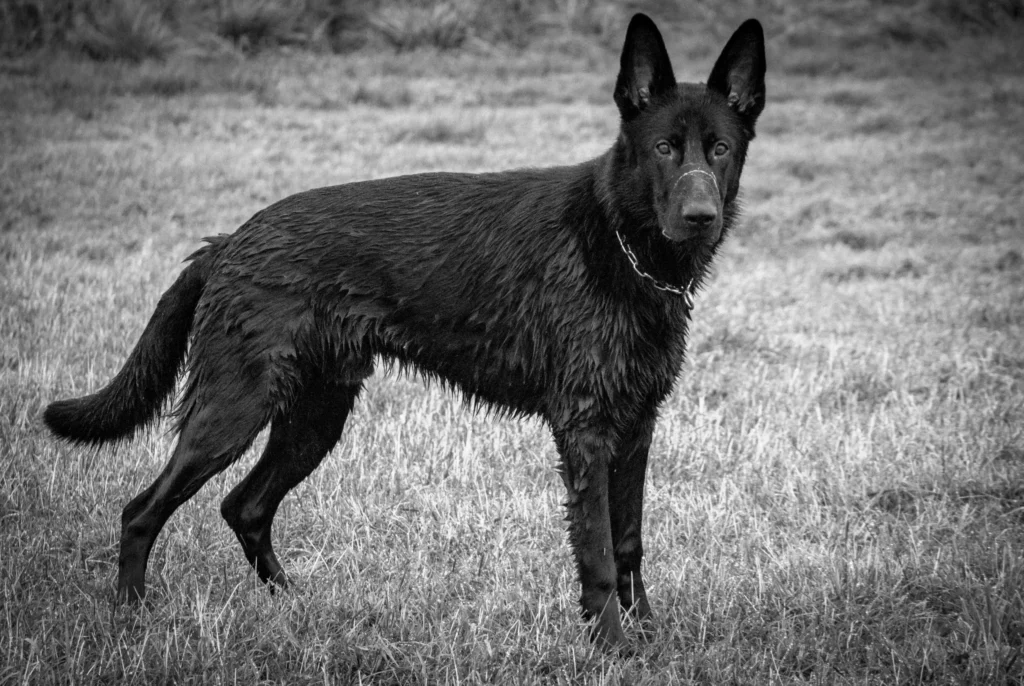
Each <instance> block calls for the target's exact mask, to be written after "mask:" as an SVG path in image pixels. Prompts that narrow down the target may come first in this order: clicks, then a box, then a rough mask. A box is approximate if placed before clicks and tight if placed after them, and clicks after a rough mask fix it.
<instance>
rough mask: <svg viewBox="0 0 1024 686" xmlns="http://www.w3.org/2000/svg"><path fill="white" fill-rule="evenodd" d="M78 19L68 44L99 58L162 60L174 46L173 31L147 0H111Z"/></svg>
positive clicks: (98, 5) (94, 57)
mask: <svg viewBox="0 0 1024 686" xmlns="http://www.w3.org/2000/svg"><path fill="white" fill-rule="evenodd" d="M75 19H76V22H75V25H74V28H73V29H72V30H71V32H70V33H69V34H68V36H67V42H68V44H69V45H71V46H72V47H74V48H75V49H77V50H80V51H81V52H83V53H85V54H86V55H88V56H89V57H91V58H93V59H96V60H127V61H130V62H141V61H142V60H144V59H148V58H155V59H163V58H164V57H166V56H167V55H168V54H170V52H171V51H172V50H173V49H174V38H173V35H172V33H171V31H170V30H169V29H168V28H167V26H166V25H165V24H164V22H163V20H162V18H161V17H160V16H159V15H158V14H156V13H155V12H153V11H152V10H151V9H150V7H149V5H148V4H146V3H140V2H132V1H131V0H111V2H109V3H106V4H97V7H95V8H93V11H92V12H91V13H90V15H88V16H87V15H84V14H79V15H76V17H75Z"/></svg>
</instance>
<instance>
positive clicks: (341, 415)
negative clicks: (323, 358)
mask: <svg viewBox="0 0 1024 686" xmlns="http://www.w3.org/2000/svg"><path fill="white" fill-rule="evenodd" d="M361 389H362V383H361V382H360V383H355V384H351V383H345V384H335V383H323V382H319V383H316V384H310V385H308V386H304V387H303V388H302V391H301V395H299V396H298V397H297V398H296V399H295V401H294V402H293V403H292V405H291V406H290V408H289V409H288V411H287V412H285V413H283V414H280V415H278V416H277V417H275V418H274V420H273V422H272V423H271V427H270V437H269V439H268V440H267V447H266V449H265V450H264V452H263V456H262V457H260V460H259V462H257V463H256V466H255V467H253V469H252V471H251V472H249V474H248V476H246V477H245V479H243V480H242V482H241V483H239V484H238V485H237V486H236V487H235V488H234V489H232V491H231V493H229V494H228V496H227V497H226V498H225V499H224V502H223V504H222V505H221V508H220V511H221V514H222V515H223V516H224V519H226V520H227V522H228V524H229V525H230V526H231V529H232V530H233V531H234V532H235V536H237V537H238V540H239V542H240V543H241V544H242V550H243V551H244V552H245V558H246V559H247V560H248V561H249V564H251V565H252V566H253V568H254V569H255V570H256V573H257V574H258V575H259V578H260V580H261V581H263V582H264V583H271V584H272V585H271V588H273V586H274V585H277V586H282V587H284V586H285V585H287V582H288V580H287V577H286V576H285V573H284V569H282V567H281V564H280V562H278V560H277V556H276V555H275V554H274V549H273V547H272V545H271V541H270V529H271V525H272V524H273V521H274V514H275V513H276V512H277V508H278V505H280V504H281V500H282V499H283V498H284V496H285V494H287V493H288V491H290V490H291V489H292V488H294V487H295V486H297V485H298V484H299V483H300V482H301V481H302V480H303V479H305V478H306V477H307V476H309V475H310V473H312V471H313V470H314V469H316V467H317V465H319V464H320V462H321V461H322V460H323V459H324V457H326V456H327V453H329V452H330V451H331V449H332V448H333V447H334V446H335V444H336V443H337V442H338V439H339V438H340V437H341V430H342V428H343V427H344V425H345V418H346V417H347V416H348V413H349V412H350V411H351V410H352V406H353V405H354V404H355V400H356V396H357V395H358V394H359V391H360V390H361Z"/></svg>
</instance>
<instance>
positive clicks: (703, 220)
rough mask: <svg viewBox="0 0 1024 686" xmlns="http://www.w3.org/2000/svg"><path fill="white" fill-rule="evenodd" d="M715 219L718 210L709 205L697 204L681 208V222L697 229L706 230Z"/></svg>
mask: <svg viewBox="0 0 1024 686" xmlns="http://www.w3.org/2000/svg"><path fill="white" fill-rule="evenodd" d="M717 218H718V210H717V209H716V208H715V207H714V205H711V204H707V205H705V204H697V205H690V206H687V207H685V208H683V221H685V222H686V223H687V224H689V225H690V226H693V227H695V228H698V229H704V228H707V227H708V226H710V225H711V224H712V223H714V221H715V219H717Z"/></svg>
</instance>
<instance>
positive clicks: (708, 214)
mask: <svg viewBox="0 0 1024 686" xmlns="http://www.w3.org/2000/svg"><path fill="white" fill-rule="evenodd" d="M670 198H671V201H672V205H673V206H674V207H678V208H679V210H678V214H677V215H676V216H674V217H672V218H671V220H670V221H669V222H668V226H667V227H663V228H662V233H664V234H665V237H666V238H668V239H669V240H672V241H684V240H688V239H691V238H697V239H699V240H701V241H704V242H707V243H714V242H716V241H717V240H718V239H719V238H720V237H721V235H722V196H721V194H720V192H719V188H718V179H716V178H715V175H714V174H712V173H711V172H709V171H706V170H704V169H690V170H689V171H686V172H684V173H683V174H682V175H681V176H680V177H679V178H678V179H676V182H675V185H674V186H673V188H672V192H671V194H670Z"/></svg>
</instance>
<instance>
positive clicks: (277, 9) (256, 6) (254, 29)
mask: <svg viewBox="0 0 1024 686" xmlns="http://www.w3.org/2000/svg"><path fill="white" fill-rule="evenodd" d="M219 10H220V11H219V12H218V16H217V23H216V31H217V35H219V36H223V37H224V38H227V39H229V40H230V41H231V42H232V43H234V44H235V45H236V46H237V47H239V48H241V49H243V50H246V51H253V50H257V49H259V48H262V47H266V46H268V45H273V44H277V43H280V42H282V41H284V40H286V39H287V38H288V37H289V36H290V35H291V33H292V27H293V25H294V23H295V20H296V12H295V11H294V10H291V9H290V8H289V7H287V6H285V5H282V3H280V2H273V1H271V0H231V2H228V3H224V4H222V5H221V6H220V7H219Z"/></svg>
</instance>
